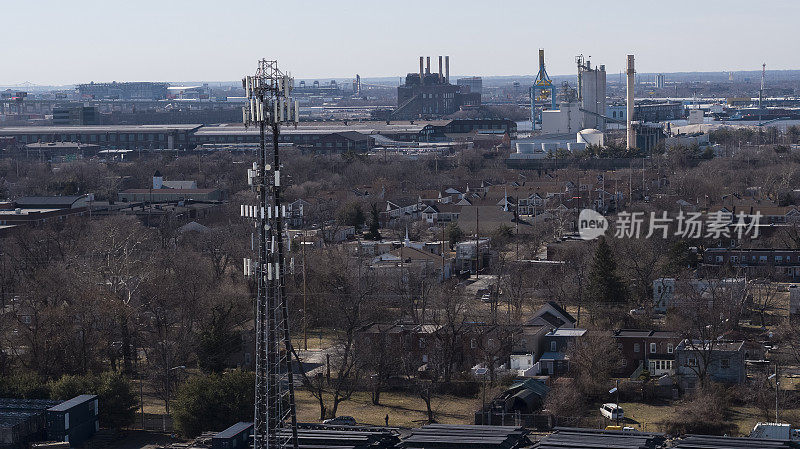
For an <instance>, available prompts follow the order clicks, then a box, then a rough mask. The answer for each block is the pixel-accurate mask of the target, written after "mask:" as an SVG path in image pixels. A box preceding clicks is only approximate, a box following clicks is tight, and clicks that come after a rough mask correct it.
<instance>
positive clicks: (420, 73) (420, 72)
mask: <svg viewBox="0 0 800 449" xmlns="http://www.w3.org/2000/svg"><path fill="white" fill-rule="evenodd" d="M419 83H420V84H422V56H420V57H419Z"/></svg>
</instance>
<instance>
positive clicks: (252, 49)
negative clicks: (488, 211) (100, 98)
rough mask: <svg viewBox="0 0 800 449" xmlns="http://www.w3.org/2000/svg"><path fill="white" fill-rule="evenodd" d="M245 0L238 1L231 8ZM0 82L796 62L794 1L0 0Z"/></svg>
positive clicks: (798, 5)
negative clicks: (588, 63) (272, 65)
mask: <svg viewBox="0 0 800 449" xmlns="http://www.w3.org/2000/svg"><path fill="white" fill-rule="evenodd" d="M245 5H247V6H246V8H245ZM0 17H3V20H2V24H3V25H2V28H1V29H0V36H2V37H0V85H7V84H16V83H22V82H32V83H36V84H71V83H80V82H89V81H98V82H100V81H112V80H116V81H133V80H167V81H184V80H187V81H188V80H195V81H196V80H207V81H228V80H236V79H240V78H241V76H242V75H243V74H245V73H251V72H252V71H253V70H254V69H255V64H256V61H257V59H259V58H262V57H266V58H269V59H277V60H278V61H279V63H280V65H281V67H282V68H284V69H287V70H290V71H291V72H292V73H293V74H294V75H295V76H296V77H297V78H315V77H339V78H352V77H354V76H355V74H356V73H358V74H360V75H361V76H362V77H370V76H397V77H400V76H403V75H405V74H406V73H407V72H413V71H416V70H417V67H418V60H417V58H418V57H419V56H420V55H426V56H427V55H430V56H432V58H431V59H432V61H431V64H432V66H434V67H435V66H436V65H437V62H436V59H435V58H433V57H435V56H437V55H440V54H441V55H445V54H448V55H450V71H451V75H523V74H534V73H535V72H536V71H537V49H538V48H540V47H542V48H545V50H546V56H547V67H548V71H549V72H550V74H551V75H561V74H571V73H573V72H574V70H575V69H574V62H573V60H574V56H575V55H577V54H580V53H582V54H584V55H586V56H589V55H591V56H592V58H591V60H592V63H593V64H605V65H606V67H607V70H608V71H609V72H610V73H617V72H619V71H620V70H622V69H623V68H624V62H625V54H627V53H634V54H635V55H636V63H637V70H638V71H639V72H679V71H726V70H758V69H760V66H761V64H762V63H763V62H765V63H766V64H767V69H800V38H798V29H800V28H798V20H800V0H692V1H687V0H638V1H633V0H607V1H598V0H572V1H559V0H552V1H549V2H544V1H540V0H525V1H508V0H502V1H501V0H495V1H477V0H457V1H456V0H452V1H442V0H424V1H419V0H402V1H391V2H390V1H385V0H371V1H366V0H365V1H359V0H286V1H283V2H276V1H274V0H252V1H250V2H241V1H231V0H229V1H212V0H159V1H155V0H133V1H131V0H126V1H121V0H69V1H68V0H25V1H20V0H0Z"/></svg>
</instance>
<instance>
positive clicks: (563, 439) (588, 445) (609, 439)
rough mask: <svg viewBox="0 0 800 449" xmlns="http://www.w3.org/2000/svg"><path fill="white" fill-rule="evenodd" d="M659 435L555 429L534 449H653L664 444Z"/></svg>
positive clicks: (662, 436)
mask: <svg viewBox="0 0 800 449" xmlns="http://www.w3.org/2000/svg"><path fill="white" fill-rule="evenodd" d="M664 440H665V438H664V435H662V434H659V433H643V432H629V431H621V430H596V429H577V428H563V427H557V428H556V429H555V432H553V433H552V434H550V435H548V436H547V437H545V438H544V439H542V440H541V441H539V442H538V443H536V444H535V445H534V446H533V448H534V449H556V448H558V449H566V448H583V449H655V448H658V447H661V445H662V444H663V443H664Z"/></svg>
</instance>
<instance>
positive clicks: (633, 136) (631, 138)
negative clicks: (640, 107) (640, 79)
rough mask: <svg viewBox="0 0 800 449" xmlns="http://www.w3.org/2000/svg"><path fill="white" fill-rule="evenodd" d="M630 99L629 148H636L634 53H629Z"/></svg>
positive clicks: (628, 117) (628, 107)
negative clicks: (634, 127)
mask: <svg viewBox="0 0 800 449" xmlns="http://www.w3.org/2000/svg"><path fill="white" fill-rule="evenodd" d="M626 73H627V74H628V101H627V119H628V148H636V131H635V130H634V129H633V123H632V121H633V82H634V80H635V74H636V70H635V69H634V66H633V55H628V69H627V72H626Z"/></svg>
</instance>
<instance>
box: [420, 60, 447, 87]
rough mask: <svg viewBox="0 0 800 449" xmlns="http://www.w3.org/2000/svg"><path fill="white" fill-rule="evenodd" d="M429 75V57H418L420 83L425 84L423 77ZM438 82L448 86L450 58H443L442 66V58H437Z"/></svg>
mask: <svg viewBox="0 0 800 449" xmlns="http://www.w3.org/2000/svg"><path fill="white" fill-rule="evenodd" d="M423 62H424V66H423ZM430 74H431V57H430V56H420V57H419V80H420V83H421V84H425V76H426V75H430ZM439 82H440V83H445V84H450V56H444V64H442V56H439Z"/></svg>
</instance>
